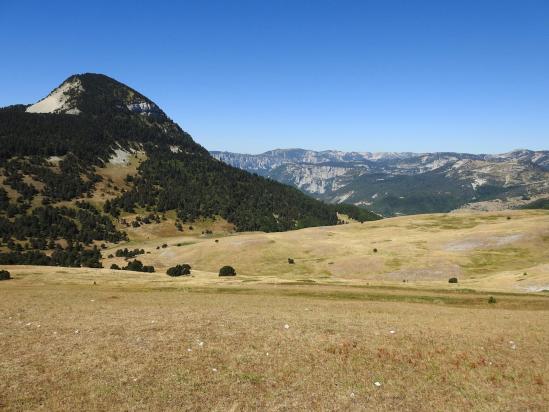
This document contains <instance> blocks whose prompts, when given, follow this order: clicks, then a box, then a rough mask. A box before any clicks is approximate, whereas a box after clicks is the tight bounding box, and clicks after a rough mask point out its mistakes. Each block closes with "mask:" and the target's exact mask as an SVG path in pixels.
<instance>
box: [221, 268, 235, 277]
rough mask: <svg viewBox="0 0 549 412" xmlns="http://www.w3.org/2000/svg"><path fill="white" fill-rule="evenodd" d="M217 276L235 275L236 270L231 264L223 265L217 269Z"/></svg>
mask: <svg viewBox="0 0 549 412" xmlns="http://www.w3.org/2000/svg"><path fill="white" fill-rule="evenodd" d="M219 276H236V270H234V268H233V267H232V266H223V267H222V268H221V269H219Z"/></svg>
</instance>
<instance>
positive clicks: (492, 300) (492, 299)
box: [488, 296, 496, 304]
mask: <svg viewBox="0 0 549 412" xmlns="http://www.w3.org/2000/svg"><path fill="white" fill-rule="evenodd" d="M488 303H490V304H494V303H496V298H495V297H493V296H490V297H489V298H488Z"/></svg>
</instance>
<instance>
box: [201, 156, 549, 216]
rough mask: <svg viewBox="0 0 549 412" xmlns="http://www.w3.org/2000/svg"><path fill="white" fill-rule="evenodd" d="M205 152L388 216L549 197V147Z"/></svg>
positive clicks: (489, 207) (509, 204)
mask: <svg viewBox="0 0 549 412" xmlns="http://www.w3.org/2000/svg"><path fill="white" fill-rule="evenodd" d="M211 154H212V155H213V156H214V157H216V158H217V159H220V160H222V161H224V162H225V163H227V164H230V165H233V166H235V167H239V168H242V169H244V170H248V171H250V172H254V173H257V174H259V175H262V176H266V177H269V178H272V179H274V180H277V181H279V182H283V183H286V184H290V185H292V186H295V187H297V188H299V189H300V190H302V191H303V192H305V193H308V194H310V195H312V196H315V197H316V198H317V199H321V200H324V201H327V202H330V203H336V204H337V203H349V204H354V205H360V206H365V207H368V208H369V209H371V210H373V211H375V212H377V213H380V214H383V215H385V216H392V215H398V214H413V213H426V212H448V211H451V210H454V209H458V208H472V209H482V210H493V209H505V208H512V207H519V206H525V205H527V204H528V203H529V202H530V201H532V200H535V199H540V198H545V197H547V196H548V195H549V151H531V150H515V151H513V152H509V153H504V154H498V155H488V154H478V155H476V154H467V153H408V152H406V153H392V152H390V153H371V152H340V151H333V150H328V151H322V152H315V151H311V150H303V149H277V150H272V151H269V152H265V153H262V154H258V155H248V154H239V153H230V152H211Z"/></svg>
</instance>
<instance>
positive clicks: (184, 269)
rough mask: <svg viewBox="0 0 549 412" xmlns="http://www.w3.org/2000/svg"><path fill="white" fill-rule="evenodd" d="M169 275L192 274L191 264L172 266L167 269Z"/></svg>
mask: <svg viewBox="0 0 549 412" xmlns="http://www.w3.org/2000/svg"><path fill="white" fill-rule="evenodd" d="M167 274H168V276H184V275H190V274H191V266H190V265H187V264H186V263H184V264H182V265H176V266H174V267H171V268H169V269H168V271H167Z"/></svg>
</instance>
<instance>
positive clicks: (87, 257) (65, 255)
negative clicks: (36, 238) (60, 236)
mask: <svg viewBox="0 0 549 412" xmlns="http://www.w3.org/2000/svg"><path fill="white" fill-rule="evenodd" d="M0 264H2V265H40V266H66V267H81V266H86V267H91V268H100V267H102V265H101V252H100V251H99V249H97V247H96V246H94V247H93V248H91V249H90V248H85V247H84V246H83V245H82V244H81V243H77V244H74V245H73V244H69V245H68V246H67V247H66V248H65V249H63V248H62V247H61V246H59V245H58V246H57V247H56V248H55V250H54V251H53V252H52V253H51V255H46V254H45V253H44V252H42V251H39V250H29V251H25V252H21V251H15V252H7V253H0Z"/></svg>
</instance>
